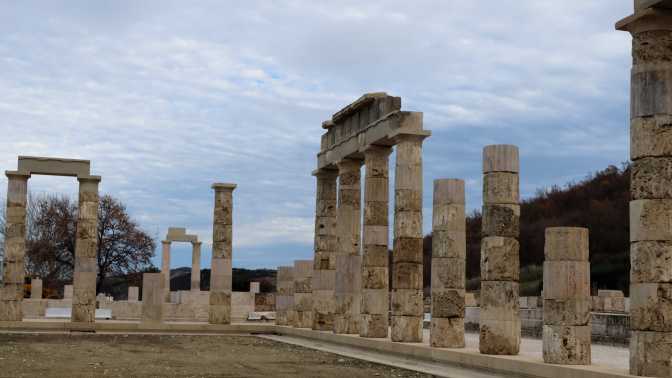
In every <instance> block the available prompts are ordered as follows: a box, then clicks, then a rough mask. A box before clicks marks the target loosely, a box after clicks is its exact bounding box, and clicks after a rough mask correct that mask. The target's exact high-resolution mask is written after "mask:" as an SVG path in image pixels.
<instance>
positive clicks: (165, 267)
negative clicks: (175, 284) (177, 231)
mask: <svg viewBox="0 0 672 378" xmlns="http://www.w3.org/2000/svg"><path fill="white" fill-rule="evenodd" d="M170 243H171V242H170V241H168V240H161V273H163V276H164V281H166V282H165V283H164V285H163V290H164V291H165V293H164V294H163V297H164V300H165V301H166V303H170Z"/></svg>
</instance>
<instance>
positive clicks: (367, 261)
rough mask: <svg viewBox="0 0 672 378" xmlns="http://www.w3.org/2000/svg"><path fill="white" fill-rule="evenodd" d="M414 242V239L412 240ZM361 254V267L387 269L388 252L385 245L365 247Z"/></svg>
mask: <svg viewBox="0 0 672 378" xmlns="http://www.w3.org/2000/svg"><path fill="white" fill-rule="evenodd" d="M412 240H415V239H412ZM362 249H363V253H362V266H378V267H387V266H388V264H389V260H388V259H389V254H390V251H389V249H388V246H386V245H365V246H364V247H363V248H362Z"/></svg>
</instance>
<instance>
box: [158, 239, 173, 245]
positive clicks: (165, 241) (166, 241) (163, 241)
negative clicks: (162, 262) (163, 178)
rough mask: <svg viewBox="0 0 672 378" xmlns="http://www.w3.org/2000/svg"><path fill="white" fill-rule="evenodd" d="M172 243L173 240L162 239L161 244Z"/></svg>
mask: <svg viewBox="0 0 672 378" xmlns="http://www.w3.org/2000/svg"><path fill="white" fill-rule="evenodd" d="M171 243H172V241H170V240H161V244H168V245H170V244H171Z"/></svg>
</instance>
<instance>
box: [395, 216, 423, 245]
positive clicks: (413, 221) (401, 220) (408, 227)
mask: <svg viewBox="0 0 672 378" xmlns="http://www.w3.org/2000/svg"><path fill="white" fill-rule="evenodd" d="M394 237H395V239H396V238H418V239H422V213H421V212H416V211H395V213H394Z"/></svg>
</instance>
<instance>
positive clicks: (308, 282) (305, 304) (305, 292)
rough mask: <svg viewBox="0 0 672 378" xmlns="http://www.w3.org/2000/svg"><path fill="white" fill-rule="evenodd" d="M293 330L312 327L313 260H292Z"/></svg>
mask: <svg viewBox="0 0 672 378" xmlns="http://www.w3.org/2000/svg"><path fill="white" fill-rule="evenodd" d="M292 325H293V326H294V328H311V327H312V325H313V260H294V322H293V324H292Z"/></svg>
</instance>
